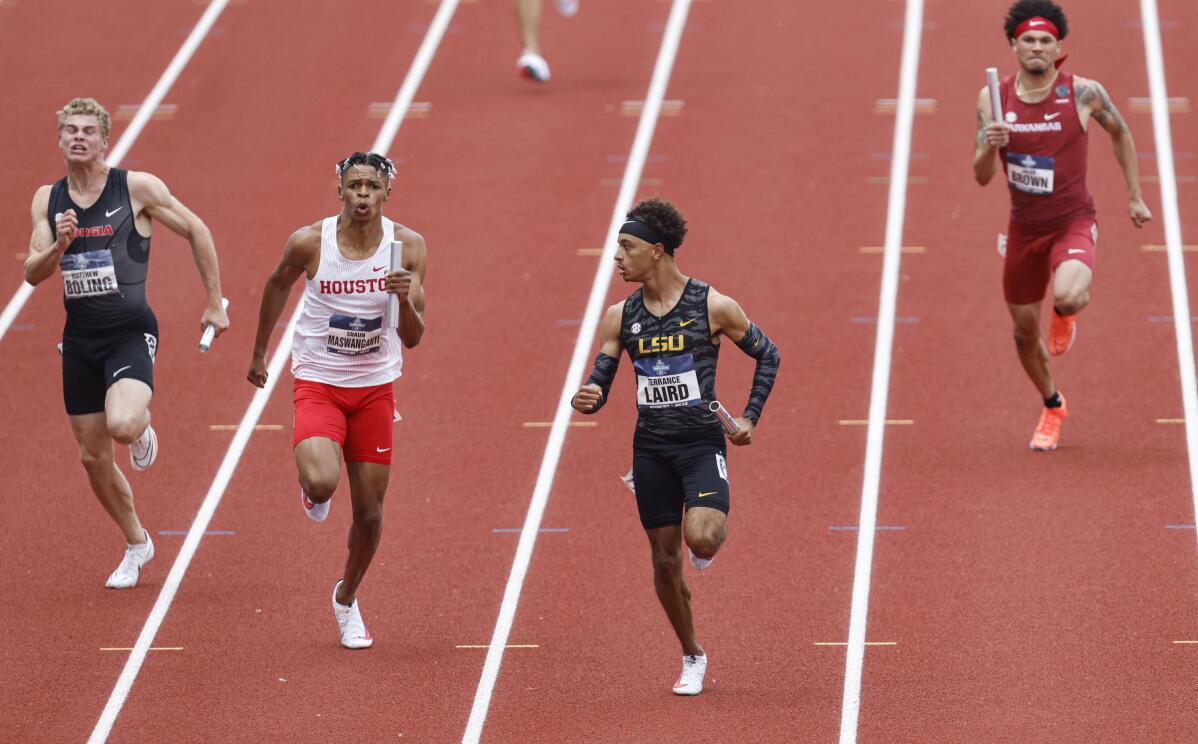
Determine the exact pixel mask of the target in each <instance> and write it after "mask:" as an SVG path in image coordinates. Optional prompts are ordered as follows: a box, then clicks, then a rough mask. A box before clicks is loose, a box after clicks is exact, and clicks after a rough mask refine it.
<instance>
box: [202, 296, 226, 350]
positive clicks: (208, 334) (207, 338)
mask: <svg viewBox="0 0 1198 744" xmlns="http://www.w3.org/2000/svg"><path fill="white" fill-rule="evenodd" d="M220 306H221V309H223V310H228V309H229V298H228V297H222V298H220ZM214 338H216V326H214V325H212V324H211V323H209V324H207V325H206V326H204V332H203V333H201V334H200V351H208V347H209V346H211V345H212V339H214Z"/></svg>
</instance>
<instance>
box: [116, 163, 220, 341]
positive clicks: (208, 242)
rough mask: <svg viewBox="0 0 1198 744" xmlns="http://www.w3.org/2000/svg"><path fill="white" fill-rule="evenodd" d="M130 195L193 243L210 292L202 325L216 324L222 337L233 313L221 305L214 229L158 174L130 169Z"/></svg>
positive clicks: (153, 216) (135, 202)
mask: <svg viewBox="0 0 1198 744" xmlns="http://www.w3.org/2000/svg"><path fill="white" fill-rule="evenodd" d="M129 195H130V196H131V197H133V202H134V204H135V205H136V204H140V205H141V208H142V211H143V212H145V214H146V215H148V216H149V217H150V218H151V219H155V220H158V221H159V222H161V223H162V224H163V225H166V227H167V228H168V229H169V230H170V231H171V232H173V233H175V234H176V235H178V236H180V237H182V238H185V239H186V240H187V242H188V243H190V244H191V255H192V257H193V258H194V259H195V262H196V268H197V269H199V271H200V279H201V281H203V282H204V292H205V293H206V294H207V295H208V307H206V308H205V309H204V314H203V315H202V316H201V317H200V328H201V329H203V328H204V326H206V325H213V326H215V327H216V335H217V336H219V335H220V334H221V333H223V332H224V331H225V329H226V328H228V327H229V316H228V315H227V314H226V313H225V309H224V306H223V305H222V304H221V292H220V265H219V263H218V262H217V259H216V245H215V244H214V243H213V242H212V232H211V231H209V230H208V226H207V225H205V224H204V222H203V220H201V219H200V218H199V217H197V216H196V215H195V213H194V212H192V211H191V210H190V209H188V208H187V207H186V206H184V205H183V202H181V201H179V200H178V199H176V198H175V197H174V196H173V195H172V194H171V192H170V190H169V189H167V187H166V184H165V183H163V182H162V180H161V179H160V178H158V177H157V176H154V175H151V174H149V173H139V172H136V171H132V172H130V173H129Z"/></svg>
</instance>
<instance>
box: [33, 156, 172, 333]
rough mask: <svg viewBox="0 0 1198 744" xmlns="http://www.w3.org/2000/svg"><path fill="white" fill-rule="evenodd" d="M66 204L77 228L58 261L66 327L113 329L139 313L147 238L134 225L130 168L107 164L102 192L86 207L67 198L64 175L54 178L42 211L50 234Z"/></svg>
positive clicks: (55, 229) (143, 306) (147, 255)
mask: <svg viewBox="0 0 1198 744" xmlns="http://www.w3.org/2000/svg"><path fill="white" fill-rule="evenodd" d="M68 209H73V210H75V214H76V216H77V217H78V219H79V229H78V232H77V233H76V236H75V239H74V240H73V241H71V245H70V246H69V247H68V248H67V250H66V253H64V254H63V255H62V258H61V259H59V262H58V265H59V268H60V269H61V271H62V287H63V304H64V305H65V306H66V310H67V322H66V327H67V329H76V330H101V329H104V328H113V327H117V326H121V325H124V324H125V323H128V322H129V321H130V320H134V319H136V318H138V317H141V316H142V315H144V314H145V313H146V312H147V311H148V310H149V304H148V303H147V301H146V276H147V274H148V273H149V262H150V238H149V237H147V236H143V235H140V234H139V233H138V232H137V230H136V226H135V223H134V217H135V215H134V214H133V202H132V201H131V200H130V198H129V172H128V171H125V170H121V169H120V168H112V169H110V170H109V171H108V180H107V182H106V183H105V184H104V191H102V192H101V193H100V198H99V199H97V200H96V203H95V204H92V205H91V206H89V207H81V206H79V205H78V204H76V203H75V202H74V200H72V199H71V193H70V189H69V188H67V179H66V178H65V177H64V178H62V179H61V180H60V181H58V182H57V183H55V184H54V186H53V187H52V188H51V189H50V202H49V208H48V210H47V217H48V219H49V222H50V231H51V233H52V234H55V235H57V232H58V227H57V224H56V223H57V221H58V218H59V217H60V216H61V215H62V214H63V213H64V212H66V211H67V210H68Z"/></svg>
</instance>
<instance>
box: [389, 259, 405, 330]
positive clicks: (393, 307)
mask: <svg viewBox="0 0 1198 744" xmlns="http://www.w3.org/2000/svg"><path fill="white" fill-rule="evenodd" d="M402 268H403V241H402V240H392V241H391V271H399V270H400V269H402ZM387 327H388V328H399V296H398V295H393V294H388V295H387Z"/></svg>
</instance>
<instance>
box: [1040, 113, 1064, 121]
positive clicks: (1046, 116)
mask: <svg viewBox="0 0 1198 744" xmlns="http://www.w3.org/2000/svg"><path fill="white" fill-rule="evenodd" d="M1060 115H1061V112H1060V111H1058V112H1056V113H1055V114H1045V115H1044V121H1052V120H1053V119H1055V118H1057V117H1058V116H1060Z"/></svg>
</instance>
